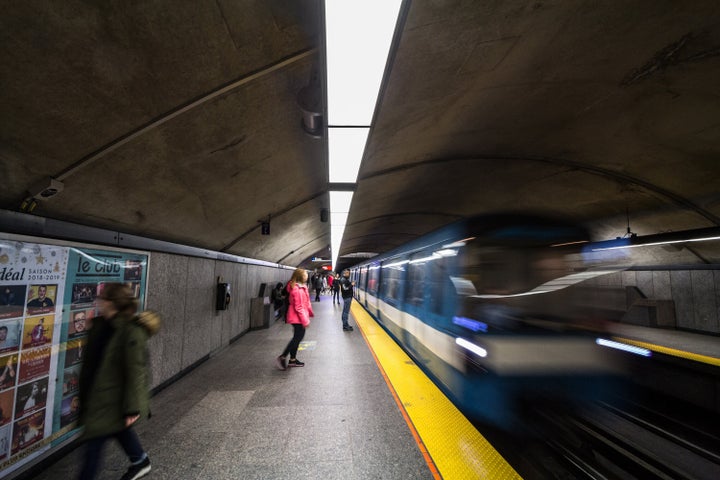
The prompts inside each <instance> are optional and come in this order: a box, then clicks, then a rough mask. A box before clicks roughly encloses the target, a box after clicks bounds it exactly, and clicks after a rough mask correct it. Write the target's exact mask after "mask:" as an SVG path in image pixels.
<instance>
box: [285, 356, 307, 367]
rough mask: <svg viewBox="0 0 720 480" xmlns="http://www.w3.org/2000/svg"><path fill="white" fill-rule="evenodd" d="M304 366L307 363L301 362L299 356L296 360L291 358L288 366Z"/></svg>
mask: <svg viewBox="0 0 720 480" xmlns="http://www.w3.org/2000/svg"><path fill="white" fill-rule="evenodd" d="M304 366H305V363H304V362H301V361H300V360H298V359H297V358H296V359H295V360H290V361H289V362H288V367H304Z"/></svg>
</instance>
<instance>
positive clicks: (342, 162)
mask: <svg viewBox="0 0 720 480" xmlns="http://www.w3.org/2000/svg"><path fill="white" fill-rule="evenodd" d="M369 132H370V129H369V128H367V127H362V128H328V153H329V160H330V161H329V163H330V175H329V178H330V183H355V182H357V176H358V171H359V170H360V162H361V161H362V156H363V151H364V150H365V142H366V141H367V137H368V133H369Z"/></svg>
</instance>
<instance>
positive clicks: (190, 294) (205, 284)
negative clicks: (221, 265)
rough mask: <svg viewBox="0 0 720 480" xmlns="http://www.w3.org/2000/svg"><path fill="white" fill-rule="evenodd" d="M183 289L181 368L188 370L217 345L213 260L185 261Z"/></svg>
mask: <svg viewBox="0 0 720 480" xmlns="http://www.w3.org/2000/svg"><path fill="white" fill-rule="evenodd" d="M186 276H187V289H186V291H185V295H186V297H187V303H186V308H185V329H184V333H183V359H182V366H183V368H186V367H189V366H190V365H192V364H193V363H195V362H196V361H198V360H199V359H201V358H202V357H204V356H205V355H207V354H208V353H210V352H212V351H213V350H214V348H213V346H214V345H217V344H219V340H218V339H217V338H215V336H219V332H220V329H219V328H218V327H216V324H217V325H219V323H220V320H219V319H218V318H216V316H215V290H216V284H217V278H216V277H215V261H214V260H208V259H204V258H194V257H193V258H189V259H188V263H187V270H186Z"/></svg>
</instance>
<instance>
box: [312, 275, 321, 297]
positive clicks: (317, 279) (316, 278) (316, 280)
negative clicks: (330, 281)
mask: <svg viewBox="0 0 720 480" xmlns="http://www.w3.org/2000/svg"><path fill="white" fill-rule="evenodd" d="M312 286H313V288H314V289H315V301H316V302H319V301H320V291H321V290H322V288H323V282H322V276H321V275H319V274H318V273H316V274H315V275H313V277H312Z"/></svg>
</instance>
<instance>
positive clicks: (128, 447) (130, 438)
mask: <svg viewBox="0 0 720 480" xmlns="http://www.w3.org/2000/svg"><path fill="white" fill-rule="evenodd" d="M113 437H114V438H115V439H116V440H117V441H118V442H119V443H120V446H121V447H122V449H123V450H125V454H126V455H127V456H128V458H129V459H130V462H131V463H136V462H138V461H140V460H142V459H143V457H145V455H146V454H145V451H144V450H143V448H142V445H140V439H138V436H137V434H136V433H135V431H134V430H133V429H132V427H129V428H126V429H125V430H122V431H120V432H118V433H115V434H113V435H108V436H105V437H97V438H92V439H90V440H88V441H87V444H86V446H85V464H84V465H83V468H82V471H81V472H80V480H86V479H87V480H90V479H93V478H95V474H96V473H97V470H98V468H99V467H100V455H101V454H102V450H103V446H104V445H105V442H106V441H107V440H108V439H110V438H113Z"/></svg>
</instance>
